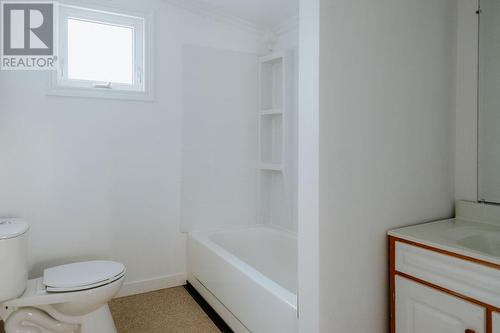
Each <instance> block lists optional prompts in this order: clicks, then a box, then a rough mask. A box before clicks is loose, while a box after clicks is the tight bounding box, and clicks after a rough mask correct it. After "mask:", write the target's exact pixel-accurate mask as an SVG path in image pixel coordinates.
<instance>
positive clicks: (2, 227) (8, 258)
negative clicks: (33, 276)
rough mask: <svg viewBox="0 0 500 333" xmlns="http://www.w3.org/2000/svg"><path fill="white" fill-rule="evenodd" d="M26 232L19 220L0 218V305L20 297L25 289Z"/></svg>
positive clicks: (24, 225)
mask: <svg viewBox="0 0 500 333" xmlns="http://www.w3.org/2000/svg"><path fill="white" fill-rule="evenodd" d="M28 230H29V225H28V224H27V223H26V222H25V221H23V220H21V219H9V218H0V303H3V302H5V301H7V300H10V299H14V298H17V297H19V296H21V295H22V294H23V293H24V290H25V289H26V284H27V283H28V256H27V234H28Z"/></svg>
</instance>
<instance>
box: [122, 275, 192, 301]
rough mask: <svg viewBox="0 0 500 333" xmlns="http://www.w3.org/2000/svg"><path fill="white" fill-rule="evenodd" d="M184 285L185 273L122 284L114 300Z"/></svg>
mask: <svg viewBox="0 0 500 333" xmlns="http://www.w3.org/2000/svg"><path fill="white" fill-rule="evenodd" d="M185 284H186V274H185V273H180V274H174V275H168V276H161V277H156V278H152V279H147V280H140V281H129V282H125V283H124V284H123V287H122V288H121V289H120V292H119V293H118V295H116V297H115V298H118V297H125V296H131V295H137V294H143V293H148V292H151V291H155V290H160V289H167V288H173V287H179V286H183V285H185Z"/></svg>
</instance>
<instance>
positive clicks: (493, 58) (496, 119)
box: [478, 0, 500, 203]
mask: <svg viewBox="0 0 500 333" xmlns="http://www.w3.org/2000/svg"><path fill="white" fill-rule="evenodd" d="M480 3H481V15H480V19H479V137H478V140H479V151H478V155H479V156H478V159H479V161H478V162H479V168H478V199H479V201H484V202H490V203H500V1H498V0H480Z"/></svg>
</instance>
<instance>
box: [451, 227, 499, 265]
mask: <svg viewBox="0 0 500 333" xmlns="http://www.w3.org/2000/svg"><path fill="white" fill-rule="evenodd" d="M445 236H446V238H447V239H448V240H450V241H452V242H453V243H455V244H457V245H458V246H461V247H464V248H466V249H469V250H473V251H475V252H480V253H484V254H487V255H491V256H495V257H500V232H498V231H495V230H491V229H489V228H485V227H479V226H475V227H470V226H469V227H456V228H452V229H449V230H447V231H446V232H445Z"/></svg>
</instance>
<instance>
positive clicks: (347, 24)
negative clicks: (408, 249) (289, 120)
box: [300, 0, 457, 333]
mask: <svg viewBox="0 0 500 333" xmlns="http://www.w3.org/2000/svg"><path fill="white" fill-rule="evenodd" d="M320 13H321V14H320V15H321V18H320V59H321V60H320V68H319V73H320V81H319V82H320V90H319V91H320V112H319V117H320V118H319V233H318V234H319V253H320V254H319V261H320V264H319V290H320V296H319V306H320V311H319V313H320V331H321V332H325V333H326V332H333V331H335V332H378V333H382V332H387V330H388V276H387V271H388V266H387V265H388V253H387V238H386V232H387V230H388V229H390V228H394V227H397V226H404V225H408V224H414V223H419V222H423V221H428V220H434V219H440V218H446V217H449V216H452V210H453V198H454V185H453V182H454V173H453V162H454V126H453V120H454V106H455V74H456V73H455V72H456V67H455V66H456V62H455V58H456V15H457V5H456V1H455V0H440V1H435V0H403V1H401V0H388V1H384V2H383V3H381V2H379V1H372V0H358V1H336V0H322V1H321V10H320ZM301 105H302V104H301ZM300 112H301V113H302V112H305V110H300ZM301 119H302V118H301ZM312 228H313V229H314V226H313V227H312ZM300 269H301V270H302V269H303V267H301V268H300ZM301 297H304V296H303V295H301ZM303 331H304V332H313V331H312V330H309V331H307V330H303Z"/></svg>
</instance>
